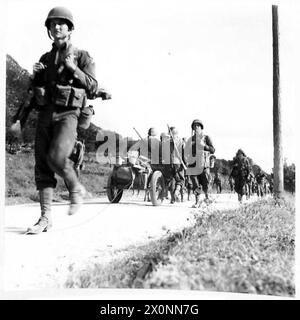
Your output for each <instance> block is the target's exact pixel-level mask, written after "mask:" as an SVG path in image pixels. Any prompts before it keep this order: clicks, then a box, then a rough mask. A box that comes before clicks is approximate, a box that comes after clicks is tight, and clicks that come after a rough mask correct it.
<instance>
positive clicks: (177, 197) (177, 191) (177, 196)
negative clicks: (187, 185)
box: [174, 186, 181, 202]
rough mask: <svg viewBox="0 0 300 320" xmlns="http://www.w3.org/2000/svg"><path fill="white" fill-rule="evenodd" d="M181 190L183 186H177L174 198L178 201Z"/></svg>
mask: <svg viewBox="0 0 300 320" xmlns="http://www.w3.org/2000/svg"><path fill="white" fill-rule="evenodd" d="M180 191H181V187H180V186H176V188H175V191H174V200H175V201H176V202H180Z"/></svg>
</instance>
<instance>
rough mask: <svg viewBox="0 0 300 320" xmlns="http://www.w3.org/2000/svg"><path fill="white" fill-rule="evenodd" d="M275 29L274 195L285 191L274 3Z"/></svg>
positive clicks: (275, 23) (275, 21) (274, 20)
mask: <svg viewBox="0 0 300 320" xmlns="http://www.w3.org/2000/svg"><path fill="white" fill-rule="evenodd" d="M272 31H273V144H274V169H273V173H274V197H275V198H280V197H282V193H283V155H282V132H281V105H280V72H279V40H278V39H279V31H278V6H276V5H272Z"/></svg>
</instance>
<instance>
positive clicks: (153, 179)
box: [106, 151, 165, 206]
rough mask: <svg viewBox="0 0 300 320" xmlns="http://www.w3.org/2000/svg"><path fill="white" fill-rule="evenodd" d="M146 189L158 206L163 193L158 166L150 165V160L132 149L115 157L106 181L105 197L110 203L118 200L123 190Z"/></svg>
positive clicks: (162, 180)
mask: <svg viewBox="0 0 300 320" xmlns="http://www.w3.org/2000/svg"><path fill="white" fill-rule="evenodd" d="M129 189H138V190H146V191H148V192H149V193H150V199H151V202H152V205H153V206H159V205H160V204H161V203H162V202H163V200H164V195H165V179H164V176H163V173H162V170H160V168H159V167H155V166H151V165H150V160H149V159H148V158H146V157H143V156H138V154H136V153H135V152H134V151H133V152H131V153H130V152H129V153H128V154H127V156H126V157H119V158H117V163H116V164H115V165H114V167H113V170H112V172H111V173H110V174H109V176H108V181H107V188H106V192H107V197H108V200H109V201H110V202H111V203H118V202H120V200H121V198H122V195H123V191H124V190H129Z"/></svg>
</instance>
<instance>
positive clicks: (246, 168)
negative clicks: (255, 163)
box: [230, 149, 251, 202]
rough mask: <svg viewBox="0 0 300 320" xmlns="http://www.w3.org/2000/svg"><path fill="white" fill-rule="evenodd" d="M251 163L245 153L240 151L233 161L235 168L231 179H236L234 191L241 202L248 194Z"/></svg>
mask: <svg viewBox="0 0 300 320" xmlns="http://www.w3.org/2000/svg"><path fill="white" fill-rule="evenodd" d="M250 170H251V168H250V163H249V160H248V158H247V157H246V154H245V152H244V151H243V150H242V149H239V150H238V151H237V153H236V155H235V157H234V159H233V168H232V171H231V174H230V177H233V179H234V189H235V192H236V193H237V194H238V200H239V201H240V202H241V201H242V197H243V195H244V194H245V195H247V194H248V179H249V174H250Z"/></svg>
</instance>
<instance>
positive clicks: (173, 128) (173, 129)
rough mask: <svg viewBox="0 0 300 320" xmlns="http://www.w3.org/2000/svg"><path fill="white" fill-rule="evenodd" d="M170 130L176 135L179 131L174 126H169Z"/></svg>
mask: <svg viewBox="0 0 300 320" xmlns="http://www.w3.org/2000/svg"><path fill="white" fill-rule="evenodd" d="M170 131H171V133H172V134H173V135H177V134H178V133H179V131H178V129H177V128H176V127H171V128H170Z"/></svg>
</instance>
